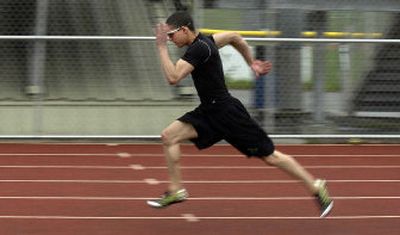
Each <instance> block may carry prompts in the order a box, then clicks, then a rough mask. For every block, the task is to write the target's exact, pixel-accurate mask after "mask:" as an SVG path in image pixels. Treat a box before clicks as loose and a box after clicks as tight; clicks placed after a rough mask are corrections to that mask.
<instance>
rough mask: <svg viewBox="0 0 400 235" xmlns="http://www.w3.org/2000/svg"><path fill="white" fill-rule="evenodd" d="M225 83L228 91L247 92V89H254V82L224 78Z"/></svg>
mask: <svg viewBox="0 0 400 235" xmlns="http://www.w3.org/2000/svg"><path fill="white" fill-rule="evenodd" d="M225 81H226V86H227V87H228V89H235V90H248V89H253V87H254V82H253V81H250V80H233V79H229V78H225Z"/></svg>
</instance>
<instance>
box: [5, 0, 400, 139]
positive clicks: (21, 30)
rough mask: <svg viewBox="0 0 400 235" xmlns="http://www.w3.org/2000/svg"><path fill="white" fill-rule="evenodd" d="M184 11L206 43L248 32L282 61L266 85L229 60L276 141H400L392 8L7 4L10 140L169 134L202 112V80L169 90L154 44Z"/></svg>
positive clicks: (397, 24) (206, 0) (397, 29)
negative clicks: (162, 27)
mask: <svg viewBox="0 0 400 235" xmlns="http://www.w3.org/2000/svg"><path fill="white" fill-rule="evenodd" d="M175 10H187V11H190V12H191V13H192V15H193V16H194V18H195V20H196V22H197V24H196V26H197V28H198V29H199V30H200V31H201V32H202V33H204V34H208V33H212V32H218V31H223V30H235V31H240V32H241V33H242V34H243V36H244V37H246V38H247V39H248V41H249V43H250V45H251V46H252V48H253V51H254V54H255V55H256V56H257V57H258V58H261V59H268V60H270V61H272V63H273V65H274V67H273V70H272V71H271V73H270V74H268V75H267V76H264V77H261V78H259V79H255V78H254V77H253V74H252V73H251V71H249V68H248V67H247V66H246V65H245V63H244V61H243V60H242V59H241V58H240V55H239V54H238V53H237V52H235V51H234V50H233V49H232V48H229V47H227V48H224V49H222V50H221V55H222V59H223V63H224V70H225V75H226V81H227V84H228V86H229V87H230V91H231V93H232V94H233V95H234V96H236V97H237V98H239V99H241V100H242V101H243V102H244V103H245V105H246V106H247V107H248V108H249V110H250V111H251V113H252V115H253V116H254V118H255V119H256V120H257V121H258V122H259V123H260V124H261V125H262V126H263V127H264V128H265V129H266V130H267V132H268V133H270V134H272V135H274V136H277V137H278V136H285V137H301V136H303V137H310V136H311V137H312V136H314V137H334V136H335V135H342V136H345V135H346V136H354V137H357V136H361V135H364V136H365V135H371V136H372V137H377V136H382V135H385V136H386V137H397V138H398V137H399V135H400V121H399V120H400V68H399V66H398V65H399V64H400V63H399V62H400V43H399V42H400V41H399V38H400V37H399V36H400V3H398V2H397V1H389V0H385V1H384V3H382V1H377V0H368V1H363V3H362V4H361V3H360V1H358V0H353V1H339V0H338V1H330V2H329V3H326V2H325V1H307V0H301V1H291V0H285V1H273V0H251V1H237V0H234V1H228V0H201V1H190V0H186V1H185V0H181V1H179V0H149V1H144V0H135V1H131V0H116V1H111V0H71V1H62V0H38V1H34V0H20V1H11V0H1V1H0V12H1V13H0V17H1V19H2V20H1V21H0V32H1V33H0V34H1V35H2V36H1V37H0V39H1V40H0V50H1V53H0V56H1V59H2V63H1V64H0V70H1V72H2V76H1V79H0V113H1V114H2V117H3V122H2V124H0V135H2V136H50V135H58V136H71V135H72V136H79V135H86V136H91V135H92V136H93V135H96V136H157V135H158V133H159V132H160V131H161V129H162V128H163V127H165V126H166V125H167V124H168V123H170V122H171V121H172V120H174V118H176V117H177V116H179V115H180V114H182V113H183V112H185V111H188V110H190V109H192V108H193V107H195V106H196V105H197V104H198V100H197V98H196V94H195V91H194V89H193V85H192V83H191V82H190V78H189V79H187V80H186V81H184V82H183V83H182V84H181V85H180V86H178V87H170V86H168V85H167V83H166V82H165V81H164V79H163V77H162V73H161V70H160V66H159V60H158V56H157V52H156V48H155V46H154V38H153V27H154V25H155V24H156V23H157V22H161V21H164V20H165V18H166V17H167V16H168V15H169V14H171V13H172V12H174V11H175ZM25 36H26V37H25ZM29 36H37V37H36V38H35V37H29ZM43 36H44V37H43ZM46 36H60V37H59V38H54V37H53V38H51V37H48V38H46ZM63 36H64V37H63ZM39 37H41V38H39ZM74 37H75V38H74ZM79 37H80V38H79ZM102 37H103V38H102ZM170 49H171V53H172V54H173V58H174V59H177V58H179V56H180V55H181V54H182V51H180V50H176V49H175V48H174V47H173V46H171V48H170Z"/></svg>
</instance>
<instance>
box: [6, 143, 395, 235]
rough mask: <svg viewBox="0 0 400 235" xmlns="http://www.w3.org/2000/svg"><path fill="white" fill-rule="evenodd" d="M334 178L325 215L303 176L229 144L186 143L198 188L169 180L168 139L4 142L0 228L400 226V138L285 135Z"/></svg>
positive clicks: (237, 230) (343, 233)
mask: <svg viewBox="0 0 400 235" xmlns="http://www.w3.org/2000/svg"><path fill="white" fill-rule="evenodd" d="M278 149H279V150H280V151H282V152H284V153H288V154H291V155H292V156H294V157H295V158H296V159H297V160H298V161H299V162H300V163H301V164H302V165H303V166H304V167H306V168H307V169H308V170H309V171H310V172H311V173H312V174H314V175H315V176H316V177H318V178H325V179H327V181H328V187H329V189H330V193H331V196H332V197H333V199H334V200H335V206H334V208H333V210H332V213H331V214H330V216H329V217H327V218H322V219H321V218H319V217H318V216H319V212H318V207H317V205H316V203H315V201H314V199H313V198H312V197H311V196H310V195H309V194H308V192H307V190H306V189H305V188H304V187H303V185H302V184H301V183H300V182H298V181H296V180H293V179H292V178H291V177H289V176H288V175H286V174H285V173H283V172H282V171H280V170H279V169H277V168H274V167H269V166H266V165H264V164H263V163H262V162H261V161H260V160H257V159H248V158H246V157H244V156H242V155H241V154H240V153H239V152H237V151H236V150H235V149H233V148H232V147H230V146H228V145H216V146H214V147H212V148H209V149H207V150H203V151H198V150H197V149H196V148H195V147H193V146H192V145H183V146H182V161H181V163H182V164H181V165H182V175H183V180H184V185H185V187H186V188H187V190H188V192H189V194H190V197H189V199H188V200H187V201H185V202H184V203H179V204H175V205H172V206H170V207H168V208H164V209H154V208H150V207H148V206H147V205H146V203H145V202H146V200H148V199H152V198H156V197H158V196H159V195H161V194H162V193H163V191H165V189H166V188H167V185H168V176H167V169H166V167H165V161H164V157H163V153H162V146H161V145H160V144H115V143H114V144H104V143H101V144H93V143H92V144H72V143H40V144H38V143H33V144H31V143H26V144H20V143H18V144H11V143H5V144H0V172H1V173H0V234H1V235H17V234H18V235H21V234H40V235H50V234H52V235H54V234H57V235H64V234H74V235H79V234H84V235H91V234H96V235H102V234H112V235H121V234H124V235H125V234H143V235H148V234H163V235H168V234H174V235H188V234H206V235H212V234H218V235H221V234H229V235H237V234H252V235H258V234H274V235H285V234H300V235H302V234H304V235H313V234H318V235H321V234H323V235H331V234H338V235H347V234H352V235H353V234H356V235H357V234H360V235H377V234H378V235H380V234H382V235H383V234H384V235H398V234H400V145H394V144H392V145H382V144H380V145H279V146H278Z"/></svg>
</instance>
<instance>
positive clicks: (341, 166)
mask: <svg viewBox="0 0 400 235" xmlns="http://www.w3.org/2000/svg"><path fill="white" fill-rule="evenodd" d="M303 167H304V168H308V169H397V168H400V165H305V166H303ZM0 168H2V169H6V168H15V169H24V168H26V169H35V168H37V169H46V168H49V169H51V168H55V169H104V170H114V169H115V170H121V169H134V170H164V169H167V167H166V166H143V165H141V164H131V165H129V166H101V165H0ZM181 169H190V170H203V169H204V170H221V169H232V170H236V169H278V168H276V167H272V166H263V165H261V166H182V167H181Z"/></svg>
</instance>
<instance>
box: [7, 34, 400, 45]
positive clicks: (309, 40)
mask: <svg viewBox="0 0 400 235" xmlns="http://www.w3.org/2000/svg"><path fill="white" fill-rule="evenodd" d="M155 39H156V38H155V37H154V36H45V35H43V36H35V35H2V36H0V40H139V41H141V40H144V41H148V40H155ZM245 39H246V40H247V41H250V42H298V43H400V39H340V38H335V39H332V38H256V37H245Z"/></svg>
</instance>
